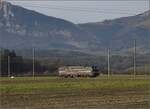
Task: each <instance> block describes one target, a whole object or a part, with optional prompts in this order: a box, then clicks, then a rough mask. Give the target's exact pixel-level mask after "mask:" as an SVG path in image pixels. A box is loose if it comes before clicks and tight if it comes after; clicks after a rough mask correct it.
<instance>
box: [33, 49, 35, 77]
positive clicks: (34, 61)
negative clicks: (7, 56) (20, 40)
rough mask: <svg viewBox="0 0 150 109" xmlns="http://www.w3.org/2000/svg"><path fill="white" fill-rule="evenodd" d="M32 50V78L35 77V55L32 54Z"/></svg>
mask: <svg viewBox="0 0 150 109" xmlns="http://www.w3.org/2000/svg"><path fill="white" fill-rule="evenodd" d="M34 51H35V50H34V48H33V49H32V68H33V69H32V76H33V78H34V77H35V53H34Z"/></svg>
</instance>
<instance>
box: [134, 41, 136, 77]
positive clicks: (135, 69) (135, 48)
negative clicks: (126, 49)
mask: <svg viewBox="0 0 150 109" xmlns="http://www.w3.org/2000/svg"><path fill="white" fill-rule="evenodd" d="M135 77H136V39H134V78H135Z"/></svg>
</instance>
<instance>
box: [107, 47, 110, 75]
mask: <svg viewBox="0 0 150 109" xmlns="http://www.w3.org/2000/svg"><path fill="white" fill-rule="evenodd" d="M107 58H108V59H107V61H108V63H107V64H108V66H107V67H108V69H107V71H108V78H109V77H110V49H108V56H107Z"/></svg>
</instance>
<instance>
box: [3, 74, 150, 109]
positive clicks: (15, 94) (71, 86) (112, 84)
mask: <svg viewBox="0 0 150 109" xmlns="http://www.w3.org/2000/svg"><path fill="white" fill-rule="evenodd" d="M0 83H1V84H0V91H1V97H0V100H1V107H2V109H12V108H14V109H26V108H27V109H117V108H118V109H120V108H122V109H149V108H150V107H149V102H150V99H149V97H150V96H149V95H150V94H149V91H150V90H149V86H150V80H149V76H136V78H135V79H134V78H133V76H131V75H115V76H111V77H110V78H109V79H108V78H107V76H99V77H97V78H59V77H35V78H32V77H16V78H14V79H11V78H6V77H1V78H0Z"/></svg>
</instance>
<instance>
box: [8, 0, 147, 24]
mask: <svg viewBox="0 0 150 109" xmlns="http://www.w3.org/2000/svg"><path fill="white" fill-rule="evenodd" d="M9 1H11V0H9ZM11 2H12V3H13V4H15V5H20V6H23V7H25V8H28V9H31V10H35V11H38V12H40V13H43V14H46V15H48V16H54V17H57V18H63V19H66V20H69V21H72V22H74V23H86V22H97V21H103V20H105V19H114V18H118V17H124V16H132V15H135V14H139V13H142V12H144V11H147V10H148V9H149V8H148V7H149V5H148V1H145V0H141V1H135V0H134V1H48V0H47V1H42V0H41V1H21V0H19V1H11Z"/></svg>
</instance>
